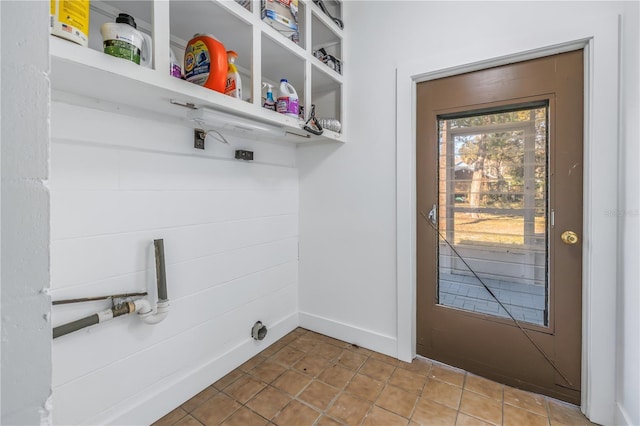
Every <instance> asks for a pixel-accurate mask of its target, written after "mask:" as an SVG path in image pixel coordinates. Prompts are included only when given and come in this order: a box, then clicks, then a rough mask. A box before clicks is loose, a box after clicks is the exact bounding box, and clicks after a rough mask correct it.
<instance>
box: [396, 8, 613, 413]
mask: <svg viewBox="0 0 640 426" xmlns="http://www.w3.org/2000/svg"><path fill="white" fill-rule="evenodd" d="M619 19H620V17H619V15H615V14H612V15H610V16H602V17H599V18H597V19H596V20H594V21H592V20H580V19H579V18H577V19H576V20H575V21H573V22H568V23H567V25H566V26H564V27H562V28H546V29H545V32H544V33H542V34H539V35H536V36H535V37H533V36H531V37H530V40H526V41H523V43H522V46H521V47H520V48H518V49H517V50H515V49H514V47H513V46H506V45H505V46H497V51H498V54H492V55H491V56H490V57H487V55H486V54H483V53H482V52H475V51H474V52H463V53H464V54H462V55H461V54H460V52H443V53H437V52H435V53H431V54H430V55H429V57H428V58H425V60H424V62H423V63H407V64H400V65H399V66H398V68H397V70H396V232H397V240H396V268H397V269H396V279H397V350H398V352H397V356H398V358H399V359H401V360H403V361H410V360H411V359H413V358H414V357H415V356H416V229H415V228H416V225H415V224H416V220H417V215H416V167H415V161H416V125H415V122H416V84H417V83H419V82H423V81H427V80H433V79H438V78H442V77H448V76H451V75H456V74H462V73H466V72H471V71H477V70H481V69H486V68H491V67H495V66H500V65H505V64H508V63H513V62H519V61H524V60H528V59H534V58H539V57H543V56H549V55H553V54H557V53H564V52H568V51H571V50H577V49H584V53H585V55H584V58H585V61H584V90H585V96H584V182H583V186H584V217H583V223H584V224H583V230H582V235H583V267H582V270H583V296H582V306H583V308H582V403H581V408H582V411H583V413H584V414H585V415H586V416H587V417H588V418H589V419H591V421H594V422H597V423H600V424H612V423H613V422H614V407H615V359H616V349H615V347H616V346H615V343H616V339H615V336H616V315H615V309H616V297H617V296H616V295H617V263H618V253H617V252H618V250H617V248H618V237H617V226H618V219H617V215H616V214H611V213H610V212H612V211H615V209H616V208H617V205H618V195H617V192H618V191H617V190H614V189H617V188H618V176H617V170H618V149H619V134H620V130H619V129H620V121H619V98H620V96H619V87H618V80H619V37H618V34H619ZM596 162H597V164H596ZM407 307H409V309H408V308H407ZM596 318H597V322H596V321H595V319H596ZM592 319H594V320H592Z"/></svg>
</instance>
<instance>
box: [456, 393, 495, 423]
mask: <svg viewBox="0 0 640 426" xmlns="http://www.w3.org/2000/svg"><path fill="white" fill-rule="evenodd" d="M460 411H461V412H463V413H465V414H468V415H470V416H472V417H476V418H478V419H481V420H484V421H486V422H489V423H492V424H495V425H500V424H501V423H502V403H501V402H500V401H497V400H495V399H491V398H487V397H486V396H482V395H479V394H477V393H474V392H469V391H463V392H462V400H461V402H460Z"/></svg>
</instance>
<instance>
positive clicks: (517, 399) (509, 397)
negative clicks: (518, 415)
mask: <svg viewBox="0 0 640 426" xmlns="http://www.w3.org/2000/svg"><path fill="white" fill-rule="evenodd" d="M504 403H505V404H509V405H513V406H515V407H519V408H524V409H525V410H528V411H531V412H533V413H535V414H539V415H541V416H545V417H546V416H547V415H548V414H547V402H546V399H545V398H544V397H543V396H542V395H537V394H534V393H531V392H525V391H523V390H520V389H515V388H512V387H510V386H505V387H504Z"/></svg>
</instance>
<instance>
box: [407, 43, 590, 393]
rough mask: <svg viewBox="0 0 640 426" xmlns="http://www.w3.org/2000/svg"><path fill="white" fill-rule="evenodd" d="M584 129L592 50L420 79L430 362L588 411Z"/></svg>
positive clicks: (423, 320) (424, 306)
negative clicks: (583, 379) (584, 387)
mask: <svg viewBox="0 0 640 426" xmlns="http://www.w3.org/2000/svg"><path fill="white" fill-rule="evenodd" d="M582 133H583V52H582V51H574V52H569V53H563V54H559V55H554V56H550V57H545V58H540V59H535V60H531V61H525V62H519V63H514V64H510V65H505V66H501V67H496V68H491V69H486V70H481V71H476V72H472V73H467V74H462V75H457V76H452V77H447V78H442V79H438V80H431V81H427V82H423V83H419V84H418V87H417V147H416V150H417V155H416V158H417V164H416V170H417V172H416V173H417V176H416V179H417V207H418V215H417V217H418V219H417V220H418V223H417V259H418V262H417V263H418V266H417V279H418V289H417V300H418V302H417V352H418V354H420V355H423V356H426V357H428V358H431V359H435V360H438V361H442V362H445V363H447V364H450V365H454V366H458V367H461V368H464V369H466V370H468V371H471V372H473V373H476V374H479V375H482V376H484V377H488V378H490V379H493V380H497V381H499V382H502V383H505V384H508V385H511V386H515V387H518V388H522V389H527V390H531V391H535V392H539V393H543V394H546V395H550V396H553V397H556V398H559V399H563V400H566V401H569V402H572V403H576V404H579V403H580V373H581V367H580V365H581V321H582V317H581V312H582V310H581V299H582V296H581V288H582V276H581V274H582V182H583V167H582V166H583V163H582V160H583V155H582V142H583V136H582ZM566 231H570V232H572V233H567V232H566ZM489 290H490V291H489ZM491 293H492V294H493V295H494V296H495V298H497V299H498V300H499V302H498V301H497V300H495V299H494V297H493V296H492V295H491ZM511 316H513V317H514V318H515V319H516V320H517V323H516V321H514V320H513V319H512V318H511ZM518 324H519V325H518ZM520 327H521V328H522V329H521V328H520ZM523 329H524V331H523ZM525 332H526V334H525ZM531 340H532V341H533V342H532V341H531ZM543 352H544V354H543Z"/></svg>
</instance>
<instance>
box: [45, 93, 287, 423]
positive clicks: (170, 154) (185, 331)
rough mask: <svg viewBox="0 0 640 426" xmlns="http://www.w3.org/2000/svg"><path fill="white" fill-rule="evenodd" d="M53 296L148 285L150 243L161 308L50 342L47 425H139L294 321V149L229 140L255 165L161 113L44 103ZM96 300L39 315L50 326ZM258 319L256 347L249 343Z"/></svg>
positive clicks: (93, 306) (91, 307)
mask: <svg viewBox="0 0 640 426" xmlns="http://www.w3.org/2000/svg"><path fill="white" fill-rule="evenodd" d="M52 111H53V116H52V150H51V224H52V225H51V280H52V283H51V286H52V290H51V296H52V299H53V300H59V299H66V298H77V297H89V296H100V295H108V294H114V293H122V292H139V291H145V289H151V293H152V294H154V293H155V285H156V284H155V269H154V268H155V265H154V260H153V254H152V250H153V249H152V246H153V244H152V242H153V240H154V239H156V238H163V239H164V246H165V257H166V262H167V287H168V295H169V299H170V301H171V308H170V309H171V310H170V313H169V316H168V317H167V319H166V320H165V321H163V322H161V323H159V324H157V325H154V326H151V325H145V324H143V323H142V322H141V321H139V320H138V319H137V318H135V317H133V316H128V317H120V318H116V319H114V320H113V321H111V322H108V323H105V324H101V325H97V326H94V327H92V328H88V329H85V330H81V331H78V332H75V333H72V334H69V335H66V336H62V337H60V338H58V339H56V340H55V341H54V342H53V387H54V391H53V404H54V417H53V418H54V423H55V424H105V423H117V424H123V423H125V424H145V423H150V422H152V421H154V420H156V419H157V418H159V417H161V416H162V415H164V414H166V412H168V411H170V410H171V409H172V408H173V407H175V406H178V405H179V404H181V403H182V402H184V401H185V400H186V399H188V398H189V397H191V396H193V395H195V394H196V393H197V392H199V391H200V390H202V389H204V388H205V387H206V386H208V385H209V384H211V383H213V382H214V381H215V380H217V379H218V378H220V377H222V376H223V375H224V374H226V373H228V372H229V371H230V370H231V369H232V368H235V367H236V366H238V365H239V364H241V363H242V362H244V361H246V360H247V359H248V358H249V357H250V356H253V355H254V354H255V353H257V352H258V351H260V350H262V349H264V348H266V347H267V346H268V345H269V344H270V343H272V342H273V341H275V340H277V338H279V337H282V336H283V335H284V334H285V333H287V332H289V331H291V330H292V329H294V328H295V327H296V326H297V325H298V318H297V303H298V302H297V300H298V171H297V169H296V168H295V148H294V147H292V146H287V145H275V144H259V143H255V142H253V143H252V142H246V141H245V142H242V141H239V140H237V139H235V138H233V137H231V136H228V139H229V141H230V142H231V143H232V144H234V143H235V144H237V146H236V148H246V149H253V150H254V153H255V158H256V161H255V162H254V163H246V162H242V161H239V160H233V159H232V158H231V157H232V155H233V151H232V148H228V147H226V146H224V145H222V144H220V143H218V142H215V141H210V140H209V139H207V149H206V150H205V151H200V150H195V149H194V148H193V128H191V127H186V126H184V125H182V124H180V123H177V122H173V121H171V120H170V119H166V120H164V119H158V120H154V119H152V118H148V117H147V118H140V117H135V116H131V115H130V114H129V113H130V111H128V110H127V109H120V110H119V114H115V113H110V112H104V111H99V110H96V109H91V108H86V107H80V106H74V105H71V104H68V103H63V102H54V103H53V109H52ZM108 307H109V304H108V302H92V303H83V304H76V305H56V306H54V307H53V317H52V321H53V324H54V326H57V325H60V324H62V323H65V322H67V321H71V320H74V319H77V318H81V317H83V316H85V315H89V314H92V313H94V312H97V311H100V310H103V309H106V308H108ZM257 320H261V321H262V322H263V323H264V324H265V325H266V326H267V327H268V328H269V333H268V335H267V339H265V340H264V341H262V342H259V343H258V342H255V341H254V340H253V339H251V337H250V331H251V327H252V326H253V324H254V323H255V322H256V321H257Z"/></svg>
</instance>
